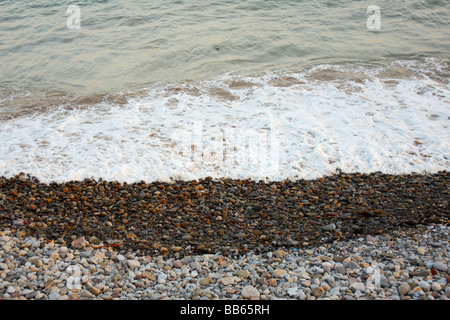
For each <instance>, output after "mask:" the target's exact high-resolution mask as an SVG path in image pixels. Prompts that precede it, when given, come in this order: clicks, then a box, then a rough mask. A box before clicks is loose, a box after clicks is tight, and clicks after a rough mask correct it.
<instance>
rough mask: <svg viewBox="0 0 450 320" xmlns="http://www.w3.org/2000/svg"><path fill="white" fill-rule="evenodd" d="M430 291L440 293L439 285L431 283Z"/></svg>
mask: <svg viewBox="0 0 450 320" xmlns="http://www.w3.org/2000/svg"><path fill="white" fill-rule="evenodd" d="M431 290H433V291H441V285H440V284H439V283H437V282H433V283H432V284H431Z"/></svg>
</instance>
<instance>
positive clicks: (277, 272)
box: [273, 269, 286, 278]
mask: <svg viewBox="0 0 450 320" xmlns="http://www.w3.org/2000/svg"><path fill="white" fill-rule="evenodd" d="M285 274H286V271H284V270H283V269H275V270H274V272H273V276H274V277H275V278H284V275H285Z"/></svg>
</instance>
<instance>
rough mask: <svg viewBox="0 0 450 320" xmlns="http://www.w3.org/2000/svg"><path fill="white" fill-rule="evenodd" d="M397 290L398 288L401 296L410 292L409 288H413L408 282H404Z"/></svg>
mask: <svg viewBox="0 0 450 320" xmlns="http://www.w3.org/2000/svg"><path fill="white" fill-rule="evenodd" d="M397 290H398V293H399V294H400V295H401V296H404V295H406V294H407V293H408V292H409V290H411V287H410V286H409V284H408V283H406V282H403V283H401V284H400V286H399V287H398V289H397Z"/></svg>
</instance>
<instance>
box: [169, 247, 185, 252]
mask: <svg viewBox="0 0 450 320" xmlns="http://www.w3.org/2000/svg"><path fill="white" fill-rule="evenodd" d="M170 250H171V251H173V252H178V251H181V250H183V248H182V247H177V246H172V247H170Z"/></svg>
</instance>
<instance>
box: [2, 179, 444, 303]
mask: <svg viewBox="0 0 450 320" xmlns="http://www.w3.org/2000/svg"><path fill="white" fill-rule="evenodd" d="M448 182H449V176H448V173H447V172H439V173H436V174H430V175H419V174H413V175H398V176H392V175H385V174H381V173H373V174H345V173H338V174H336V175H334V176H331V177H325V178H321V179H317V180H299V181H281V182H263V181H260V182H256V181H247V180H226V179H223V180H212V179H204V180H199V181H185V182H174V183H164V184H163V183H150V184H147V183H145V182H141V183H136V184H120V183H117V182H105V181H93V180H85V181H83V182H67V183H63V184H56V183H53V184H43V183H40V182H39V181H38V180H37V179H36V178H32V177H28V176H25V175H23V174H21V175H17V176H16V177H13V178H9V179H6V178H2V179H1V180H0V225H1V229H0V299H3V300H31V299H36V300H92V299H94V300H97V299H101V300H114V299H116V300H147V299H148V300H161V299H165V300H217V299H220V300H228V299H229V300H278V299H283V300H316V299H318V300H320V299H324V300H355V299H365V300H423V299H425V300H447V299H448V298H449V297H450V286H449V284H448V282H449V281H450V277H449V275H448V267H449V258H450V252H449V240H450V226H449V225H448V213H449V212H448V200H449V184H448Z"/></svg>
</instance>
